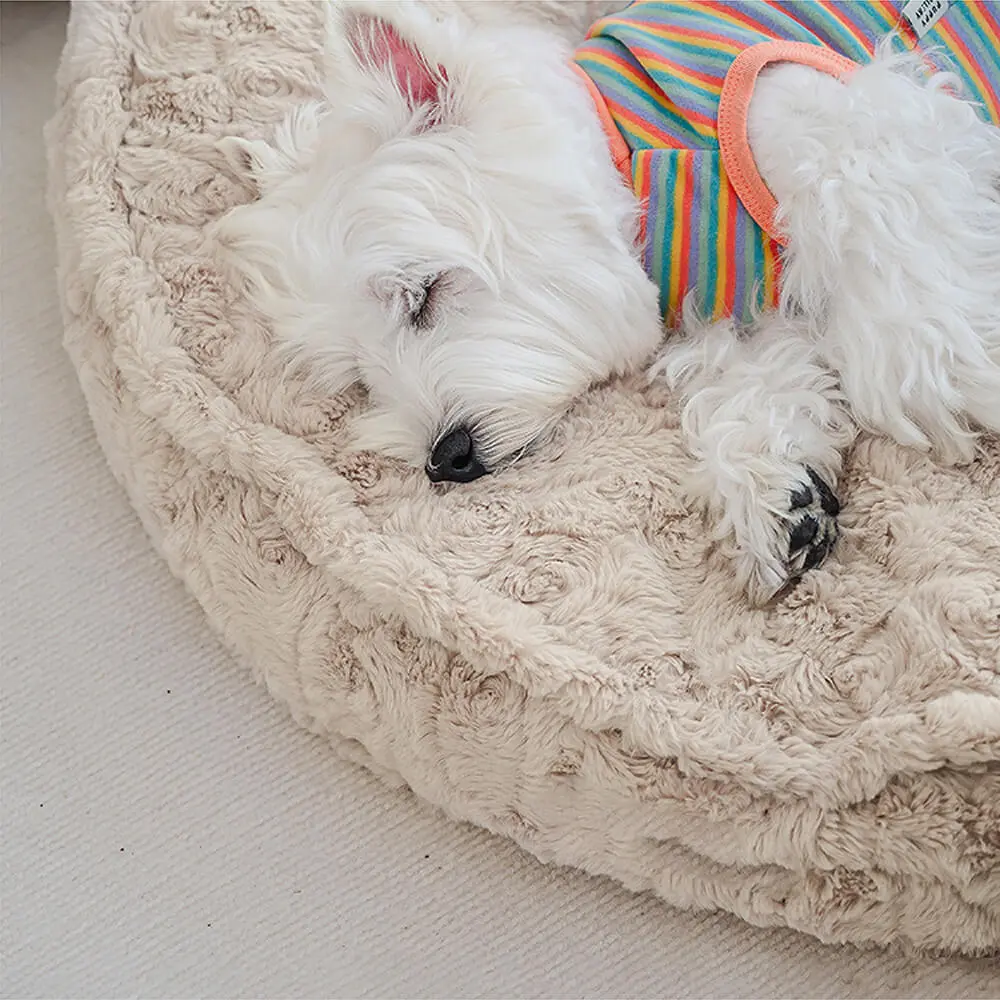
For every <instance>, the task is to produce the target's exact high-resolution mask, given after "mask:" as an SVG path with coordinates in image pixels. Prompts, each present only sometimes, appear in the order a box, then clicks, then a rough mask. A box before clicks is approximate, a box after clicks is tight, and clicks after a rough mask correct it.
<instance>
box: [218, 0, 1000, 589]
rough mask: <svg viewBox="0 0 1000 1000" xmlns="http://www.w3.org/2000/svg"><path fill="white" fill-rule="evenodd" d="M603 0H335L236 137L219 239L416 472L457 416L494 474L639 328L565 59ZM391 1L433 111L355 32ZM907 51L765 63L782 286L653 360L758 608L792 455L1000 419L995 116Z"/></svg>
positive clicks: (610, 368)
mask: <svg viewBox="0 0 1000 1000" xmlns="http://www.w3.org/2000/svg"><path fill="white" fill-rule="evenodd" d="M620 5H621V4H616V3H587V4H574V3H571V2H570V3H565V4H561V3H558V2H555V0H542V2H537V3H532V2H523V3H516V4H499V3H496V4H493V3H482V4H480V3H466V4H459V3H450V2H448V0H429V2H427V3H423V4H419V3H398V4H397V3H375V4H372V3H367V4H366V3H358V2H352V3H339V4H332V5H331V19H330V39H329V54H330V60H329V78H328V83H327V86H326V93H325V95H324V99H323V100H322V101H318V102H315V103H312V104H309V105H306V106H304V107H302V108H300V109H298V110H297V111H296V112H295V114H294V115H293V116H291V117H290V118H289V120H288V121H286V122H285V123H284V124H283V126H282V127H281V128H280V129H279V130H278V132H277V134H276V136H275V138H274V140H273V141H272V142H269V143H262V142H253V143H247V142H243V141H242V140H233V141H232V143H231V145H230V152H231V153H232V154H233V157H234V159H235V160H237V161H238V160H239V157H240V156H242V155H244V154H248V155H249V158H250V162H251V165H252V169H253V172H254V173H255V175H256V178H257V182H258V184H259V187H260V193H261V197H260V199H259V200H258V201H256V202H255V203H253V204H251V205H248V206H245V207H243V208H240V209H238V210H236V211H234V212H233V213H231V214H230V215H229V216H227V217H226V218H225V219H224V220H222V222H221V224H220V225H219V227H218V230H217V235H218V237H219V239H220V240H221V242H222V243H223V245H224V246H225V247H226V248H227V249H228V251H229V254H228V256H229V259H230V260H232V261H233V263H234V264H235V265H236V266H237V267H238V268H239V269H240V270H241V272H242V273H243V275H244V276H245V278H246V280H247V287H248V290H249V291H250V294H252V295H254V296H255V298H256V300H257V304H258V306H259V308H260V309H261V310H263V311H264V312H265V313H266V314H267V315H269V316H270V317H271V319H272V320H273V322H274V326H275V330H276V331H277V333H278V335H279V337H280V338H281V340H282V341H283V342H285V343H287V344H288V345H290V346H291V347H293V348H294V349H295V350H296V351H297V353H298V354H299V355H300V356H301V357H303V358H304V359H305V360H306V361H307V362H308V363H309V365H310V366H311V368H312V370H314V371H315V372H316V373H317V376H318V377H321V378H322V379H324V381H325V383H326V384H327V386H328V387H329V390H330V391H331V392H336V391H338V390H341V389H343V388H344V387H346V386H347V385H348V384H350V383H352V382H355V381H358V380H360V381H361V382H362V383H363V384H364V385H365V386H366V387H367V389H368V390H369V394H370V398H371V403H372V406H371V411H370V414H369V415H368V416H367V417H366V418H365V419H364V420H363V421H362V424H361V426H360V427H359V428H358V441H357V444H358V446H359V447H368V448H372V449H376V450H381V451H384V452H386V453H389V454H392V455H396V456H398V457H401V458H404V459H406V460H407V461H410V462H412V463H413V464H415V465H418V466H420V465H423V464H424V463H425V462H426V461H427V458H428V455H429V453H430V451H431V450H432V448H433V446H434V444H435V443H436V441H437V440H438V439H439V437H440V436H441V435H442V434H443V433H444V432H446V431H448V430H449V429H451V428H453V427H455V426H458V425H464V426H467V427H469V428H470V430H471V432H472V435H473V438H474V441H475V449H476V454H477V456H478V457H479V458H480V459H481V461H482V462H483V464H484V465H485V466H487V468H489V469H495V468H497V467H498V466H500V465H502V464H504V463H505V462H508V461H510V460H512V459H514V458H516V457H517V456H519V455H520V454H522V453H523V451H524V450H525V449H526V448H528V447H530V446H531V445H532V444H533V443H535V442H537V441H539V440H540V439H542V438H543V437H544V436H545V434H546V432H547V430H548V429H549V428H550V427H551V426H552V424H553V423H554V421H555V420H557V419H558V417H559V416H560V415H561V414H562V413H563V412H564V411H565V409H566V407H567V406H568V404H569V403H570V402H571V401H572V400H573V399H574V398H575V397H576V396H577V395H578V394H579V393H580V392H581V391H582V390H584V389H585V388H586V387H587V386H588V385H589V384H590V383H592V382H593V381H595V380H599V379H602V378H604V377H606V376H608V375H610V374H613V373H616V372H625V371H628V370H630V369H634V368H636V367H637V366H639V365H641V364H643V363H644V362H645V361H647V360H648V359H649V357H650V356H651V354H652V352H653V351H654V350H655V349H656V347H657V344H658V343H659V342H660V339H661V336H662V329H661V326H660V322H659V318H658V314H657V295H656V290H655V289H654V288H653V286H652V285H651V284H650V282H649V281H648V279H647V278H646V276H645V274H644V273H643V271H642V268H641V266H640V263H639V259H638V255H637V253H636V250H635V246H634V233H635V215H636V204H635V201H634V199H633V197H632V195H631V193H630V192H628V191H627V190H626V189H625V188H624V186H623V185H622V184H621V182H620V180H619V178H618V176H617V174H616V172H615V171H614V169H613V167H612V165H611V163H610V159H609V157H608V154H607V150H606V147H605V140H604V137H603V135H602V132H601V130H600V127H599V125H598V123H597V120H596V116H595V114H594V111H593V108H592V106H591V103H590V100H589V97H588V96H587V95H586V93H585V91H584V88H583V87H582V85H581V84H580V82H579V81H578V80H577V79H576V78H575V77H574V75H573V74H572V73H571V72H570V70H569V68H568V59H569V53H570V45H571V41H572V39H573V38H575V37H581V36H582V33H583V30H584V28H585V24H586V22H589V20H590V19H592V18H593V17H595V16H596V15H597V14H598V13H600V11H601V9H607V8H614V7H616V6H620ZM379 19H383V21H384V22H386V23H391V24H392V25H393V26H394V27H395V29H396V30H397V31H398V33H399V35H400V36H402V37H403V38H405V39H406V40H407V41H408V42H410V43H411V44H412V46H413V47H414V49H415V50H417V51H419V52H420V53H422V55H423V57H424V60H425V61H426V63H427V64H428V65H429V66H430V67H441V68H442V70H443V73H444V75H445V76H446V78H447V82H446V83H445V82H444V81H440V83H441V85H440V88H439V91H438V99H437V100H435V101H433V102H432V103H431V104H430V105H428V104H421V103H419V102H416V101H414V100H412V99H411V97H410V95H409V94H408V92H407V90H406V88H405V87H404V86H403V84H402V83H401V82H400V79H399V76H398V74H397V73H395V72H394V71H393V67H392V66H391V65H385V64H382V63H379V61H378V59H377V58H375V57H374V56H373V55H372V54H371V53H372V52H373V51H374V50H373V48H372V47H371V45H370V43H371V34H372V32H374V31H377V30H378V24H379V23H380V21H379ZM366 53H368V57H367V58H366V55H365V54H366ZM921 73H922V71H920V70H919V69H918V68H917V67H916V66H915V65H914V63H913V60H911V59H907V58H901V57H899V56H891V55H888V54H886V53H883V54H880V56H879V57H878V58H877V59H876V60H875V62H874V63H873V64H872V65H870V66H868V67H865V68H864V69H862V70H860V71H859V72H857V73H856V74H855V75H854V76H853V77H852V78H851V80H850V81H849V82H848V83H846V84H844V83H840V82H838V81H836V80H834V79H832V78H830V77H827V76H825V75H823V74H820V73H818V72H815V71H813V70H809V69H804V68H802V67H798V66H787V65H786V66H778V67H774V68H771V69H769V70H767V71H765V72H764V73H763V74H762V76H761V80H760V82H759V84H758V87H757V90H756V94H755V97H754V99H753V102H752V105H751V114H750V139H751V145H752V147H753V150H754V154H755V157H756V158H757V162H758V166H759V167H760V169H761V172H762V174H763V176H764V178H765V180H766V181H767V183H768V184H769V186H770V187H771V189H772V191H774V193H775V195H776V197H777V198H778V201H779V220H780V223H781V225H782V226H783V227H784V228H785V230H786V232H787V233H788V234H789V237H790V243H789V248H788V255H787V260H786V264H785V269H784V284H783V298H784V302H783V308H782V310H781V312H779V313H777V314H774V315H769V316H765V317H763V318H762V319H761V320H760V322H759V324H758V326H757V328H756V329H755V330H753V331H749V332H747V331H742V332H741V331H736V330H734V329H733V328H732V325H731V324H729V323H721V324H716V325H715V326H713V327H708V328H703V327H702V325H701V324H699V323H698V322H697V321H696V320H693V319H692V320H691V321H689V322H688V323H686V324H685V326H686V329H685V330H684V331H682V332H681V333H680V334H679V335H678V336H676V337H675V338H674V339H672V340H668V343H667V346H666V348H665V351H664V353H663V355H662V357H661V358H660V359H659V361H658V362H657V363H656V364H655V365H654V366H653V368H652V369H651V370H652V373H653V375H654V377H662V378H665V379H667V380H668V381H669V383H670V384H671V385H672V386H673V387H674V388H675V389H676V390H677V391H678V392H679V393H680V394H681V399H682V401H683V405H684V411H683V412H684V426H685V428H686V431H687V434H688V439H689V442H690V446H691V451H692V454H693V456H694V459H695V469H694V472H693V475H692V479H691V486H692V494H693V496H694V498H695V499H696V500H697V501H698V502H700V503H703V504H704V505H705V507H706V509H707V510H708V511H709V513H710V515H711V517H712V518H713V523H714V530H715V531H716V533H717V535H718V537H719V538H720V540H722V541H723V542H724V543H725V544H727V545H728V546H729V547H730V548H731V551H732V555H733V558H734V561H735V566H736V569H737V572H738V574H739V576H740V579H741V580H742V581H743V583H744V585H745V586H746V588H747V592H748V595H749V596H750V598H751V599H752V600H753V601H755V602H762V601H766V600H767V599H769V598H770V597H771V596H772V595H773V594H774V593H775V592H776V591H777V590H779V589H780V588H781V587H782V586H783V585H784V584H785V583H786V582H787V580H788V579H789V578H790V577H793V576H795V575H796V574H797V573H798V572H800V571H801V569H802V558H803V555H802V552H801V551H800V552H798V553H793V554H791V555H790V553H789V533H790V531H793V530H794V526H795V523H796V517H801V515H802V510H799V511H798V512H796V511H793V510H791V509H790V502H789V498H790V497H791V496H792V495H793V494H794V493H795V492H796V491H797V490H801V489H802V488H803V487H805V486H808V485H809V483H810V477H809V475H808V473H807V471H806V470H807V469H812V470H814V471H815V472H816V473H817V474H819V475H820V476H821V477H822V478H823V479H825V480H826V481H827V482H828V483H830V484H834V483H835V482H836V478H837V476H838V474H839V472H840V466H841V456H842V454H843V450H844V448H845V447H846V446H847V444H849V443H850V441H851V440H852V439H853V436H854V433H855V426H856V425H860V426H862V427H865V428H868V429H870V430H874V431H878V432H881V433H884V434H888V435H891V436H892V437H894V438H896V439H897V440H898V441H900V442H901V443H904V444H907V445H911V446H913V447H916V448H922V449H934V451H935V452H936V454H937V455H938V456H939V457H940V459H941V460H943V461H949V462H951V461H966V460H969V459H970V458H971V457H972V456H973V454H974V448H975V442H976V433H977V429H978V428H987V429H991V430H1000V292H998V287H1000V194H998V187H997V184H998V177H1000V132H998V131H997V130H996V129H993V128H991V127H989V126H987V125H984V124H983V123H982V122H981V121H980V120H979V119H978V118H977V117H976V114H975V112H974V111H973V110H972V109H971V107H969V106H967V105H966V104H964V103H962V102H961V101H960V100H958V99H957V98H956V97H954V96H953V95H952V93H950V92H949V90H948V88H949V86H950V85H951V84H953V82H954V81H952V80H950V79H949V78H947V77H945V76H944V75H938V76H935V77H933V78H932V79H929V80H928V79H926V76H925V75H921ZM438 274H442V275H444V277H443V278H442V280H441V282H440V283H439V285H438V286H437V288H436V291H435V298H434V302H433V306H432V308H431V310H430V312H429V319H428V320H427V322H426V323H424V324H423V325H422V326H421V327H420V328H419V329H417V328H414V326H413V323H412V322H410V320H408V315H409V314H410V312H411V311H412V310H413V308H414V304H415V303H419V301H420V299H421V295H422V291H421V289H422V286H423V285H424V283H425V281H426V280H427V279H429V278H431V277H432V276H435V275H438ZM806 512H807V513H811V514H815V515H816V516H818V517H820V518H823V517H824V516H825V515H824V514H823V512H822V511H819V510H818V509H817V508H816V506H815V504H812V505H810V506H808V507H807V508H806ZM827 520H829V521H831V524H830V525H828V526H827V529H828V530H829V531H830V532H833V531H835V525H833V524H832V520H831V518H829V517H827ZM831 537H832V535H831Z"/></svg>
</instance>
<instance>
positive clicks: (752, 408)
mask: <svg viewBox="0 0 1000 1000" xmlns="http://www.w3.org/2000/svg"><path fill="white" fill-rule="evenodd" d="M653 374H654V376H655V377H662V378H664V379H665V380H666V381H667V383H668V384H669V385H670V386H671V388H672V389H673V390H674V391H676V392H678V393H679V394H680V398H681V403H682V407H683V409H682V425H683V428H684V432H685V435H686V439H687V444H688V447H689V449H690V451H691V453H692V455H693V457H694V459H695V465H694V469H693V471H692V475H691V479H690V487H689V488H690V494H691V496H692V499H694V500H695V501H696V502H699V503H701V504H703V505H704V507H705V509H706V511H707V513H708V515H709V517H710V519H711V522H712V526H713V531H714V533H715V535H716V537H717V538H718V540H719V542H720V544H721V545H722V546H723V547H724V548H725V549H726V550H728V554H729V555H730V556H731V558H732V560H733V565H734V568H735V570H736V574H737V577H738V580H739V583H740V585H741V586H742V587H743V588H744V589H745V590H746V593H747V595H748V597H749V598H750V600H751V602H752V603H754V604H763V603H766V602H767V601H768V600H770V599H771V598H772V597H773V596H774V595H775V594H776V593H777V592H778V591H779V590H781V589H782V588H783V587H784V586H785V585H786V584H787V583H788V582H789V581H790V580H794V579H796V578H797V577H799V576H801V575H802V573H804V572H805V571H806V570H809V569H812V568H813V567H815V566H817V565H819V563H820V562H822V561H823V559H824V558H826V556H827V555H828V554H829V552H830V550H831V548H832V547H833V543H834V541H835V540H836V538H837V514H838V513H839V511H840V504H839V502H838V500H837V498H836V496H835V495H834V489H835V487H836V482H837V478H838V476H839V474H840V471H841V464H842V455H843V451H844V449H845V448H846V447H847V446H848V445H849V444H850V442H851V441H852V440H853V438H854V433H855V431H854V426H853V424H852V423H851V420H850V417H849V416H848V413H847V410H846V408H845V406H844V405H843V401H842V399H841V397H840V394H839V391H838V388H837V383H836V379H835V376H834V375H833V373H832V372H830V370H829V369H828V368H827V367H826V366H825V365H823V364H822V363H821V361H820V360H819V359H818V357H817V356H816V352H815V349H814V347H813V346H812V345H811V344H810V342H809V341H808V339H807V336H806V330H805V326H804V323H802V321H799V320H791V319H787V318H784V317H781V316H780V315H778V314H777V313H775V314H770V315H767V316H765V317H764V318H763V319H762V320H761V322H760V324H759V326H758V328H757V329H756V330H754V331H752V332H751V333H745V332H740V331H738V330H736V329H735V328H734V326H733V324H731V323H728V322H722V323H716V324H714V325H713V326H710V327H708V328H706V329H702V330H693V331H689V332H688V333H687V334H686V335H685V336H684V337H682V338H680V339H678V340H677V341H675V342H673V343H671V344H669V345H668V347H667V349H666V351H665V353H664V355H663V356H662V358H661V359H660V360H659V362H658V363H657V364H656V365H655V366H654V368H653Z"/></svg>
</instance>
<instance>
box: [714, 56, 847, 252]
mask: <svg viewBox="0 0 1000 1000" xmlns="http://www.w3.org/2000/svg"><path fill="white" fill-rule="evenodd" d="M773 62H793V63H798V64H799V65H801V66H811V67H812V68H813V69H818V70H821V71H822V72H824V73H829V74H830V75H831V76H835V77H837V79H838V80H845V79H846V78H847V77H849V76H850V75H851V74H852V73H853V72H854V71H855V70H856V69H857V68H858V63H856V62H854V61H853V60H852V59H848V58H847V57H846V56H842V55H839V54H838V53H836V52H834V51H833V50H832V49H828V48H825V47H824V46H821V45H812V44H810V43H809V42H759V43H758V44H756V45H751V46H750V48H748V49H744V50H743V51H742V52H741V53H740V54H739V55H738V56H737V57H736V58H735V59H734V60H733V63H732V65H731V66H730V67H729V72H728V73H726V79H725V80H724V81H723V82H722V93H721V95H720V97H719V151H720V152H721V154H722V165H723V167H724V168H725V170H726V174H727V176H728V177H729V181H730V183H731V184H732V185H733V188H734V189H735V190H736V194H737V196H738V197H739V199H740V201H741V202H742V203H743V206H744V207H745V208H746V210H747V211H748V212H749V213H750V215H751V216H752V217H753V220H754V222H756V223H757V225H758V226H760V227H761V229H763V230H764V232H766V233H767V235H768V236H770V237H771V239H773V240H775V242H777V243H780V244H781V245H782V246H784V245H785V244H786V243H787V242H788V241H787V239H786V238H785V237H783V236H782V235H781V234H780V233H779V232H778V229H777V224H776V223H775V219H774V216H775V213H776V212H777V210H778V202H777V200H776V199H775V197H774V195H773V194H771V191H770V189H769V188H768V186H767V185H766V184H765V183H764V178H763V177H761V176H760V173H759V172H758V170H757V165H756V163H754V158H753V152H752V151H751V149H750V139H749V136H748V134H747V115H748V113H749V111H750V99H751V97H753V89H754V85H755V84H756V82H757V77H758V76H759V75H760V72H761V70H762V69H763V68H764V67H765V66H767V65H769V64H770V63H773Z"/></svg>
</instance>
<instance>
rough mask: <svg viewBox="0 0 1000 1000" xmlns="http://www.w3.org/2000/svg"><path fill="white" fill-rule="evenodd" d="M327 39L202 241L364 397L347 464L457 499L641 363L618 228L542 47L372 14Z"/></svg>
mask: <svg viewBox="0 0 1000 1000" xmlns="http://www.w3.org/2000/svg"><path fill="white" fill-rule="evenodd" d="M390 15H391V16H392V23H390V22H389V20H387V18H388V17H389V16H390ZM332 35H333V38H334V44H333V51H334V58H335V60H336V62H337V66H336V71H335V73H334V74H333V78H332V80H331V82H330V84H329V87H328V93H327V100H326V102H324V103H323V104H322V105H313V106H310V107H307V108H303V109H300V111H299V112H298V113H297V114H296V115H294V116H293V117H292V118H291V119H290V120H289V121H288V122H286V124H285V126H284V127H283V128H282V129H281V130H280V131H279V135H278V137H277V140H276V142H275V143H274V144H273V145H269V146H268V147H263V146H262V145H261V144H250V145H249V147H248V151H249V152H250V154H251V158H252V159H253V161H254V166H255V169H256V173H257V177H258V181H259V184H260V187H261V193H262V197H261V199H260V201H258V202H257V203H255V204H253V205H250V206H246V207H245V208H242V209H238V210H237V211H236V212H234V213H232V214H231V215H230V216H229V217H228V218H227V220H225V221H224V223H223V226H222V228H221V230H220V234H221V235H222V236H223V238H224V241H225V242H226V243H227V244H228V245H229V247H230V249H231V250H232V251H233V253H234V255H235V259H236V260H237V262H238V263H239V265H240V266H241V267H242V268H243V270H244V272H245V273H246V274H247V276H248V277H249V278H250V279H251V280H250V284H251V287H253V288H255V289H256V292H255V294H256V296H257V299H258V302H259V304H260V306H261V308H262V309H263V310H264V311H265V312H267V313H269V314H270V315H271V317H272V318H273V320H274V324H275V329H276V331H277V333H278V334H279V336H281V337H282V339H284V340H286V341H287V342H289V343H290V344H293V345H297V346H302V347H304V348H306V355H307V356H308V357H310V358H311V359H313V360H314V361H315V368H316V370H317V371H318V372H319V373H320V374H322V375H324V376H325V377H326V378H327V379H328V381H329V384H330V389H331V391H336V390H338V389H340V388H342V387H343V386H344V385H346V384H348V383H350V382H353V381H356V380H360V381H361V382H362V383H363V384H364V385H365V386H366V388H367V389H368V392H369V397H370V401H371V409H370V411H369V413H368V414H366V416H365V417H363V418H362V420H361V421H360V424H359V427H358V429H357V445H358V446H360V447H366V448H371V449H373V450H377V451H381V452H384V453H387V454H390V455H393V456H396V457H400V458H403V459H405V460H407V461H409V462H411V463H413V464H415V465H418V466H423V467H425V468H426V470H427V474H428V476H429V477H430V478H431V479H432V480H435V481H437V480H452V481H466V480H469V479H474V478H476V477H477V476H479V475H482V474H483V473H484V472H489V471H492V470H494V469H496V468H497V467H498V466H501V465H503V464H504V463H505V462H507V461H510V460H512V459H514V458H516V457H517V456H518V455H519V454H521V453H522V452H523V451H524V450H525V449H526V448H528V447H529V446H530V445H531V444H532V443H534V442H535V441H537V440H539V439H540V438H541V437H543V436H544V435H545V433H546V432H547V431H548V430H549V428H550V427H551V426H552V424H553V423H554V422H555V420H556V419H557V418H558V417H559V416H560V415H561V414H562V413H563V412H565V410H566V408H567V407H568V405H569V404H570V403H571V402H572V401H573V399H574V398H576V397H577V396H578V395H579V394H580V393H581V392H582V391H583V390H584V389H585V388H586V387H587V386H588V385H589V384H591V383H592V382H594V381H595V380H600V379H602V378H605V377H607V376H608V375H611V374H613V373H617V372H622V371H626V370H629V369H630V368H634V367H635V366H637V365H638V364H640V363H641V362H642V361H643V360H644V359H645V358H646V357H648V355H649V354H650V352H651V351H652V350H653V349H654V348H655V347H656V345H657V343H658V342H659V339H660V336H661V332H662V331H661V325H660V321H659V317H658V310H657V295H656V290H655V288H654V287H653V285H652V284H651V283H650V282H649V280H648V279H647V278H646V276H645V274H644V273H643V271H642V268H641V266H640V264H639V262H638V258H637V255H636V251H635V248H634V225H635V210H636V207H635V204H634V201H633V199H632V196H631V195H630V194H629V193H628V192H627V191H626V190H625V188H624V186H623V185H622V184H621V182H620V181H619V180H618V178H617V175H616V173H615V171H614V167H613V166H612V164H611V163H610V159H609V157H608V154H607V151H606V149H605V148H604V143H603V138H602V135H601V132H600V127H599V125H598V124H597V122H596V118H595V116H594V114H593V111H592V109H591V108H590V106H589V98H588V97H587V95H586V93H585V91H584V88H583V87H582V86H581V85H580V84H579V83H578V81H577V80H576V79H575V78H574V76H573V74H572V72H571V70H570V69H569V66H568V52H567V50H565V49H564V48H563V47H562V45H561V43H560V42H559V41H558V40H557V39H556V38H555V37H554V36H551V35H546V34H544V33H542V32H539V31H534V30H530V29H525V28H511V29H506V30H505V29H493V30H491V31H489V32H484V31H483V30H482V29H477V28H476V27H475V26H474V25H472V24H466V23H464V22H463V21H456V20H447V21H445V20H436V19H435V18H434V17H433V16H432V15H431V14H429V13H428V12H427V11H426V10H421V9H419V8H415V7H412V6H411V5H405V6H401V7H400V8H396V7H395V5H392V6H390V5H387V4H376V5H375V6H374V8H373V10H372V12H369V11H368V10H367V9H366V8H364V7H357V6H350V7H347V6H343V5H340V6H337V10H336V13H335V15H334V20H333V31H332ZM338 42H340V43H343V44H341V45H340V47H339V49H338V44H337V43H338Z"/></svg>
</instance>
